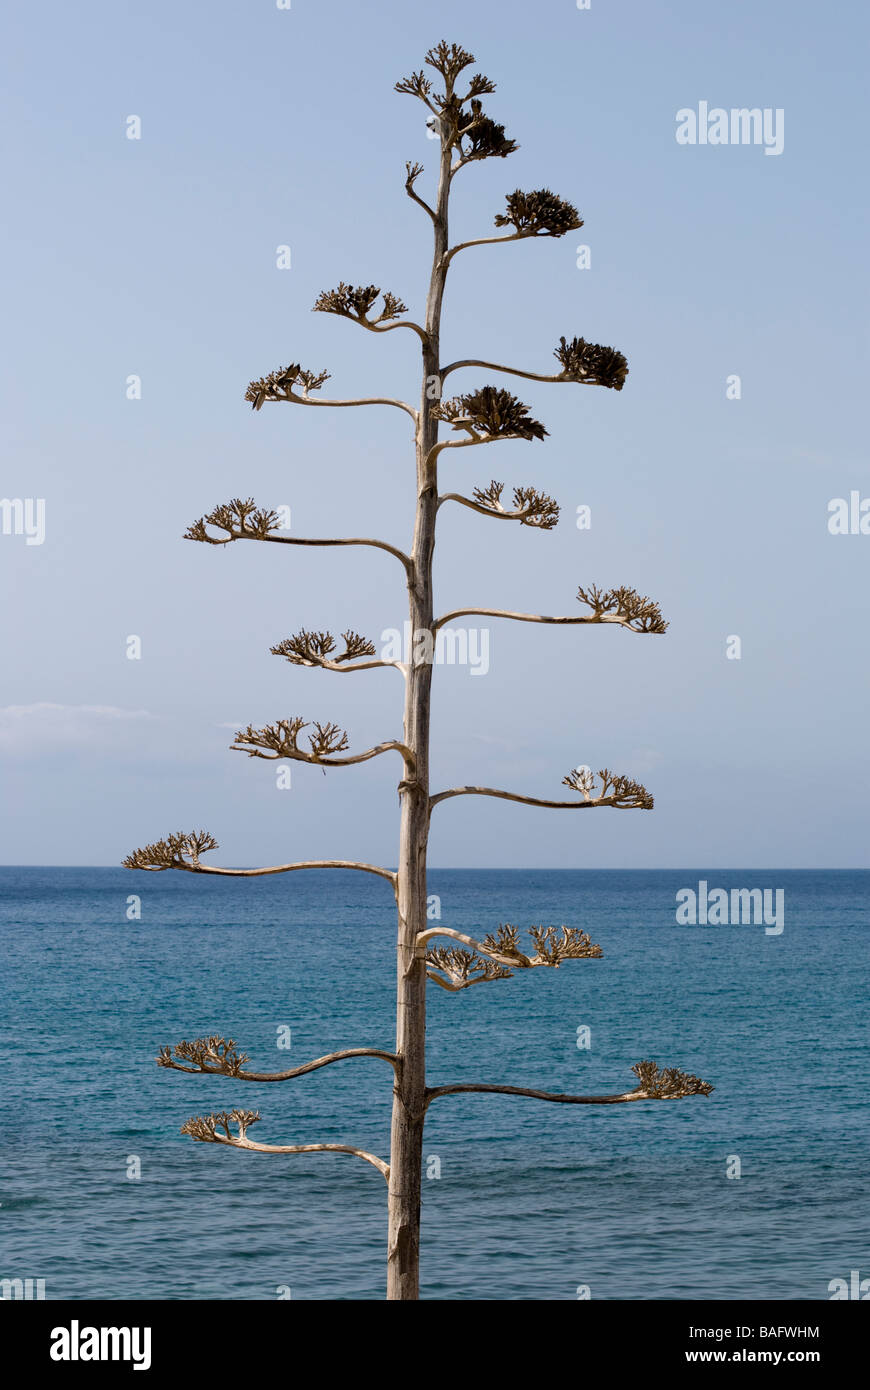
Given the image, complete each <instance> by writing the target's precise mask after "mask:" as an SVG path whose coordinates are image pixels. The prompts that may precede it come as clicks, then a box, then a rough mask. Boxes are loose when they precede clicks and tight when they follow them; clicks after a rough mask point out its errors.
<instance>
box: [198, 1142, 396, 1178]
mask: <svg viewBox="0 0 870 1390" xmlns="http://www.w3.org/2000/svg"><path fill="white" fill-rule="evenodd" d="M216 1142H217V1143H219V1144H227V1145H229V1147H230V1148H231V1149H250V1150H251V1151H252V1152H253V1153H259V1154H323V1153H330V1154H353V1156H354V1157H355V1158H362V1159H364V1160H365V1162H366V1163H370V1164H371V1165H372V1167H373V1168H377V1170H378V1172H379V1173H380V1174H381V1176H382V1177H383V1178H384V1179H385V1180H386V1182H389V1181H390V1165H389V1163H386V1162H385V1161H384V1160H383V1159H382V1158H378V1156H377V1154H370V1153H368V1152H367V1151H366V1150H365V1149H356V1148H354V1147H353V1145H352V1144H256V1143H254V1141H253V1140H252V1139H218V1140H217V1141H216Z"/></svg>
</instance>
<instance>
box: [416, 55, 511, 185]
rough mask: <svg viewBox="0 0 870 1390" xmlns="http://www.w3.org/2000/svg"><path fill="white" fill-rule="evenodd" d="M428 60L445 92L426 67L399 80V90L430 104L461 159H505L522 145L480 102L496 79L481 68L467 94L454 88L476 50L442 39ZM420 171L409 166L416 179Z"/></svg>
mask: <svg viewBox="0 0 870 1390" xmlns="http://www.w3.org/2000/svg"><path fill="white" fill-rule="evenodd" d="M425 62H426V63H427V64H428V65H429V66H430V67H432V68H434V69H435V70H436V72H438V73H440V74H441V76H442V77H443V78H444V84H445V90H444V92H436V91H435V90H434V88H433V85H432V82H431V81H430V79H429V78H428V77H427V76H426V74H425V73H424V71H423V69H422V68H421V69H420V71H419V72H412V73H411V75H410V77H406V78H404V79H403V80H402V81H401V82H397V83H396V87H395V90H396V91H397V92H403V93H405V94H406V95H408V96H414V97H418V98H419V100H420V101H422V102H423V103H424V105H425V106H427V107H428V108H429V110H430V111H431V112H432V114H433V117H434V118H435V119H436V120H437V123H438V130H439V134H440V135H441V136H442V137H443V138H444V140H445V141H446V143H447V145H448V147H449V148H450V149H455V150H456V151H457V152H458V154H459V156H460V163H462V164H466V163H468V162H470V161H471V160H474V159H488V158H490V157H495V158H500V159H504V158H505V156H506V155H509V154H513V152H514V150H516V149H517V148H518V146H517V143H516V141H515V140H510V139H508V138H507V136H506V135H505V133H504V126H503V125H499V124H497V122H495V121H493V120H491V119H490V117H489V116H487V115H486V113H485V111H484V110H483V107H482V105H481V102H480V97H482V96H490V95H491V94H492V93H493V92H494V91H495V83H494V82H492V81H490V79H489V78H488V77H486V76H485V75H484V74H483V73H480V72H478V73H474V74H473V75H472V76H471V78H470V79H469V83H468V90H467V91H466V92H465V94H464V95H460V94H459V93H458V92H456V91H455V90H454V86H455V83H456V79H457V77H458V76H459V74H460V73H461V72H462V71H463V69H464V68H467V67H469V66H470V64H471V63H473V62H474V56H473V54H471V53H469V52H468V51H467V50H466V49H464V48H460V47H459V46H458V45H457V44H447V43H440V44H438V45H437V46H436V47H435V48H431V49H430V50H429V52H428V53H427V54H426V57H425ZM466 107H467V108H468V109H467V110H466ZM415 167H416V166H415ZM419 172H420V170H419V169H416V172H415V173H414V174H413V175H412V174H411V171H410V167H409V179H410V181H411V182H412V183H413V180H414V179H415V178H416V177H417V174H418V173H419Z"/></svg>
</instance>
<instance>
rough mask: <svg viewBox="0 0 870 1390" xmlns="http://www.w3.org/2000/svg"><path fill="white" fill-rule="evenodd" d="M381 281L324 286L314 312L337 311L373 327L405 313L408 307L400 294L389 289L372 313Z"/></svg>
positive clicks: (347, 317) (379, 292)
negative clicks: (329, 288) (377, 309)
mask: <svg viewBox="0 0 870 1390" xmlns="http://www.w3.org/2000/svg"><path fill="white" fill-rule="evenodd" d="M379 294H381V289H380V286H379V285H346V284H345V282H344V281H343V280H342V281H341V282H340V283H339V285H338V288H337V289H334V290H323V291H322V293H321V294H319V295H318V297H317V299H316V300H315V303H314V307H313V312H314V313H323V314H338V315H339V316H340V317H341V318H346V319H352V320H353V321H354V322H355V323H360V324H362V325H363V326H364V327H365V328H374V327H375V326H376V325H377V324H379V323H388V322H390V321H392V320H393V319H397V318H399V316H400V315H401V314H406V313H407V312H408V308H407V305H406V304H403V303H402V301H401V299H399V298H398V296H397V295H394V294H391V293H390V291H389V290H384V292H383V307H382V309H381V311H380V313H379V314H377V315H376V316H375V317H371V316H370V310H371V309H372V308H373V306H374V304H375V301H376V299H377V298H378V295H379Z"/></svg>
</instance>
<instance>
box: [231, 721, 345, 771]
mask: <svg viewBox="0 0 870 1390" xmlns="http://www.w3.org/2000/svg"><path fill="white" fill-rule="evenodd" d="M308 727H309V725H308V722H307V721H306V720H304V719H301V718H298V717H293V718H291V719H277V720H276V721H275V723H274V724H266V725H265V727H264V728H262V729H255V728H253V727H252V725H250V724H249V725H248V727H247V729H242V730H240V731H239V732H238V733H237V734H236V735H235V739H234V742H233V744H232V748H233V751H234V752H237V753H247V754H248V757H250V758H295V759H296V760H297V761H298V762H303V763H317V762H320V761H321V759H323V758H326V757H328V756H329V755H330V754H331V753H343V752H344V751H345V749H347V748H348V747H349V746H350V745H349V743H348V738H347V734H346V733H345V732H344V730H343V729H340V728H339V727H338V725H337V724H319V723H317V722H316V721H315V723H314V724H312V725H311V728H313V730H314V733H313V734H309V735H308V742H309V745H310V747H311V752H310V753H305V752H303V751H302V749H301V748H300V747H299V746H298V744H297V739H298V737H299V734H300V733H301V731H302V730H303V729H307V728H308ZM261 749H265V750H266V751H265V752H261V751H260V750H261Z"/></svg>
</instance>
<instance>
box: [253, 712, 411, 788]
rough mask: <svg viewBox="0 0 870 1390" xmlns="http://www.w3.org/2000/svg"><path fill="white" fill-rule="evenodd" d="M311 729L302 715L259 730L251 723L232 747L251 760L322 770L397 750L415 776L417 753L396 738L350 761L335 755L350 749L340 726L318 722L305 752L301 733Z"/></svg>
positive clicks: (362, 760) (267, 725)
mask: <svg viewBox="0 0 870 1390" xmlns="http://www.w3.org/2000/svg"><path fill="white" fill-rule="evenodd" d="M308 727H309V725H308V723H307V722H306V721H305V720H304V719H302V718H301V717H300V716H299V715H293V716H291V718H290V719H277V720H276V721H275V723H274V724H266V725H265V726H264V727H263V728H262V729H255V728H254V727H253V725H251V724H249V725H248V727H247V729H241V730H239V732H238V733H237V734H236V735H235V742H233V743H232V744H231V745H230V748H231V751H232V752H234V753H247V755H248V757H249V758H266V759H268V760H269V761H274V760H275V759H282V758H288V759H291V760H293V761H295V762H300V763H315V764H317V766H319V767H351V766H352V765H353V764H354V763H365V762H368V761H369V759H370V758H377V757H378V756H379V755H380V754H381V753H388V752H393V751H395V752H397V753H401V755H402V758H403V759H404V762H405V766H406V768H408V769H409V771H410V772H411V773H412V774H413V771H414V767H415V758H414V754H413V753H412V752H411V750H410V748H408V747H407V746H406V744H404V743H399V742H398V741H397V740H395V739H389V740H388V741H387V742H385V743H379V744H377V746H376V747H374V748H367V749H366V751H365V752H364V753H355V754H353V755H352V756H350V757H348V758H336V757H334V756H332V755H333V754H335V753H343V752H344V750H345V749H346V748H348V747H349V746H350V744H349V741H348V737H347V734H346V733H345V731H344V730H343V729H340V728H339V727H338V725H337V724H331V723H326V724H321V723H319V722H318V721H316V720H315V722H314V723H313V724H312V725H311V726H310V727H311V728H312V729H313V730H314V732H313V733H311V734H309V735H308V743H309V746H310V748H311V752H310V753H305V752H303V750H302V749H301V748H300V747H299V746H298V737H299V734H300V733H301V731H302V730H303V729H307V728H308Z"/></svg>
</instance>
